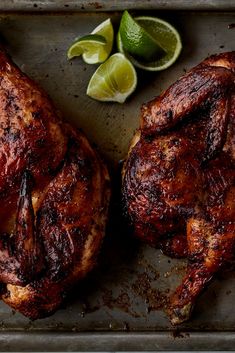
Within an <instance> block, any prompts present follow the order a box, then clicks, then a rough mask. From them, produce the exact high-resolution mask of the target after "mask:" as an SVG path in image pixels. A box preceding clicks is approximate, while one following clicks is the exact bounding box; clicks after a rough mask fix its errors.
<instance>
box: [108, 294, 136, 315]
mask: <svg viewBox="0 0 235 353" xmlns="http://www.w3.org/2000/svg"><path fill="white" fill-rule="evenodd" d="M102 300H103V305H105V306H107V307H108V308H109V309H114V308H117V309H119V310H122V311H124V312H126V313H128V314H130V315H131V316H133V317H140V315H139V314H138V313H136V312H135V311H134V310H133V309H132V308H131V307H132V303H131V299H130V297H129V294H128V293H126V292H125V291H123V290H121V292H120V293H119V294H118V296H116V297H115V296H114V295H113V292H112V290H110V289H106V288H105V289H104V290H103V295H102Z"/></svg>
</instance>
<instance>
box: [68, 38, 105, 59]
mask: <svg viewBox="0 0 235 353" xmlns="http://www.w3.org/2000/svg"><path fill="white" fill-rule="evenodd" d="M105 44H106V39H105V38H104V37H103V36H101V35H98V34H89V35H87V36H84V37H82V38H80V39H78V40H77V41H76V42H75V43H74V44H73V45H72V46H71V47H70V48H69V50H68V53H67V55H68V59H72V58H73V57H75V56H80V55H82V54H84V55H87V56H88V57H89V58H90V59H92V60H93V61H96V62H100V60H102V58H103V52H105V50H104V47H105Z"/></svg>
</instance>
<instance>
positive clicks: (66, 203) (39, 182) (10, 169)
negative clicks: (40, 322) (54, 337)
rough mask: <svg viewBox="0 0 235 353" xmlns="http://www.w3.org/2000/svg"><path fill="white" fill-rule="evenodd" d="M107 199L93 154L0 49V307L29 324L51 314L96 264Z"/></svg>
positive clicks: (103, 177) (106, 180) (103, 178)
mask: <svg viewBox="0 0 235 353" xmlns="http://www.w3.org/2000/svg"><path fill="white" fill-rule="evenodd" d="M109 196H110V188H109V176H108V172H107V169H106V167H105V166H104V164H103V163H102V161H101V159H100V158H99V156H98V155H97V153H96V151H95V150H94V149H93V148H92V147H91V146H90V144H89V143H88V141H87V139H86V138H85V137H84V135H83V134H82V133H80V132H79V131H78V130H76V129H75V128H73V127H72V126H70V125H69V124H66V123H64V122H62V120H61V119H60V118H59V115H58V112H57V111H56V110H55V108H54V106H53V104H52V102H51V101H50V99H49V98H48V96H47V95H46V94H45V93H44V92H43V90H41V89H40V88H39V87H38V86H37V85H36V84H35V83H34V82H33V81H32V80H30V79H29V78H28V77H27V76H26V75H25V74H23V73H22V72H21V71H20V70H19V69H18V68H17V67H16V66H15V65H14V64H13V63H12V61H11V60H10V58H9V57H8V56H7V54H6V53H5V52H4V51H2V50H1V51H0V199H1V208H0V283H1V298H2V300H4V302H5V303H7V304H9V305H10V306H11V307H12V308H14V309H16V310H18V311H20V312H21V313H23V314H24V315H26V316H28V317H30V318H31V319H37V318H40V317H43V316H47V315H49V314H51V313H52V312H54V311H55V310H56V309H57V308H58V307H59V305H60V304H61V302H62V301H63V299H64V296H65V294H66V292H67V291H68V290H69V289H70V288H71V287H72V286H73V285H74V284H75V283H76V282H77V281H78V280H79V279H81V278H83V277H84V276H85V275H86V274H87V272H88V271H90V270H91V269H92V268H93V266H94V265H95V263H96V257H97V253H98V251H99V249H100V246H101V242H102V239H103V236H104V229H105V223H106V218H107V209H108V203H109Z"/></svg>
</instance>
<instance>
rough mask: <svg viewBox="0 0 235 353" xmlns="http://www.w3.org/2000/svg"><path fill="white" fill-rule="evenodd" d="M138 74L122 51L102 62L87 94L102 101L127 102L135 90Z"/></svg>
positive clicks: (91, 80)
mask: <svg viewBox="0 0 235 353" xmlns="http://www.w3.org/2000/svg"><path fill="white" fill-rule="evenodd" d="M136 85H137V75H136V71H135V68H134V67H133V65H132V64H131V62H130V61H129V60H128V59H127V58H126V57H125V56H124V55H123V54H120V53H116V54H113V55H112V56H110V57H109V58H108V60H106V61H105V62H104V63H103V64H101V65H100V66H99V67H98V69H97V70H96V71H95V73H94V74H93V76H92V77H91V79H90V82H89V84H88V87H87V92H86V93H87V95H88V96H90V97H92V98H94V99H96V100H99V101H102V102H110V101H113V102H118V103H123V102H125V100H126V98H127V97H128V96H129V95H130V94H131V93H132V92H133V91H134V90H135V88H136Z"/></svg>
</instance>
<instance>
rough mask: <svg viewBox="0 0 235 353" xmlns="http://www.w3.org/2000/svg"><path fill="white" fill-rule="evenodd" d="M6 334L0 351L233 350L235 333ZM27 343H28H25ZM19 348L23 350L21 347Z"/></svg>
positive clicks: (0, 341)
mask: <svg viewBox="0 0 235 353" xmlns="http://www.w3.org/2000/svg"><path fill="white" fill-rule="evenodd" d="M175 332H176V334H175V335H174V333H173V334H172V332H168V331H163V332H153V333H151V332H138V333H134V332H133V333H129V332H122V333H120V332H117V333H106V332H100V333H94V332H92V333H91V332H86V333H77V332H73V333H71V332H59V331H57V332H49V333H48V332H27V333H21V332H7V333H3V334H1V336H0V351H7V352H13V351H15V350H16V347H17V349H19V348H20V351H21V352H29V351H34V349H35V348H36V351H40V352H44V351H46V352H53V351H69V352H75V351H80V352H85V351H91V352H95V351H99V352H100V351H103V352H107V351H109V352H117V351H119V352H120V351H126V352H127V351H129V352H131V351H136V352H137V351H159V350H160V351H169V350H170V351H172V349H174V351H185V350H188V351H208V350H211V351H221V350H224V351H232V350H233V348H234V346H235V332H231V331H228V332H185V331H184V332H180V331H175ZM26 342H27V343H26ZM21 347H22V348H21ZM23 347H24V348H23Z"/></svg>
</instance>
